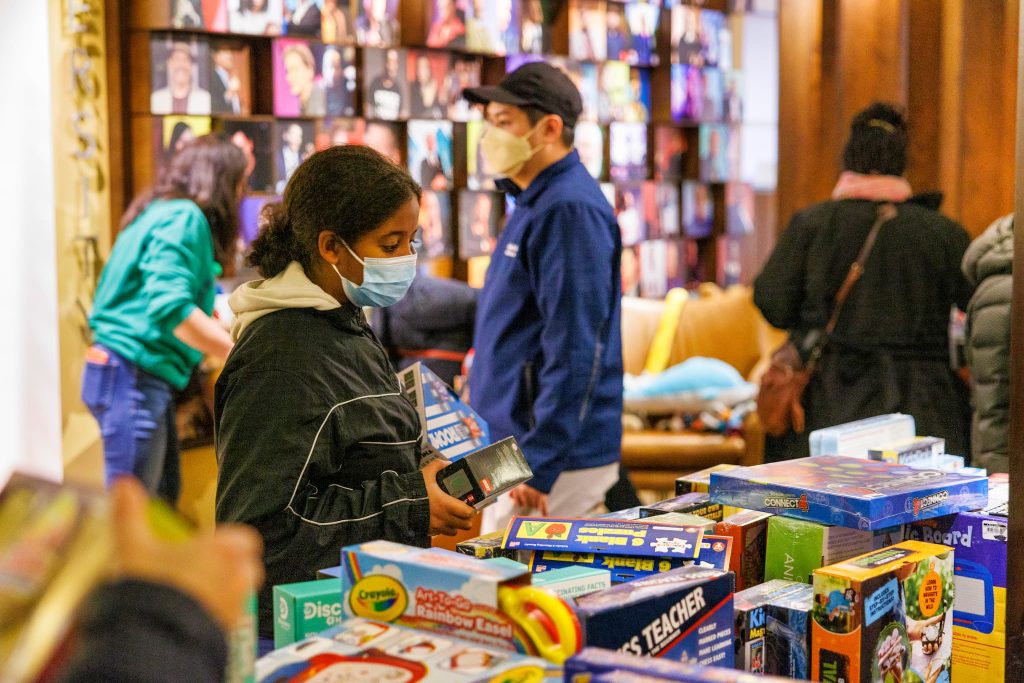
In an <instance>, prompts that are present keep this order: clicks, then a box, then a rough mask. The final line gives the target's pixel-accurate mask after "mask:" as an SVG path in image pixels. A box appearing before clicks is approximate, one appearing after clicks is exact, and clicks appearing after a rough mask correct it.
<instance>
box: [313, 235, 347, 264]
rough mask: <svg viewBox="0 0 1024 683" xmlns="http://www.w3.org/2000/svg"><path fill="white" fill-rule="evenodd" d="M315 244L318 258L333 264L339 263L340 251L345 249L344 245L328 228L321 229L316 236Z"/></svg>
mask: <svg viewBox="0 0 1024 683" xmlns="http://www.w3.org/2000/svg"><path fill="white" fill-rule="evenodd" d="M316 244H317V251H319V252H320V258H322V259H323V260H324V261H327V262H328V263H332V264H334V265H338V264H339V263H341V258H342V257H341V252H343V251H344V250H345V247H344V245H343V244H342V243H341V240H340V239H338V236H337V235H335V234H334V233H333V232H331V231H330V230H321V231H320V234H319V235H318V236H317V238H316Z"/></svg>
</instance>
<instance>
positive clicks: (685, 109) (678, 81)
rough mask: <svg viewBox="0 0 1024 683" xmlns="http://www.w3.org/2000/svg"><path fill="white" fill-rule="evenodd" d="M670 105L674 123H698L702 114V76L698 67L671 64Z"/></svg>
mask: <svg viewBox="0 0 1024 683" xmlns="http://www.w3.org/2000/svg"><path fill="white" fill-rule="evenodd" d="M670 105H671V109H672V118H673V119H674V120H676V121H686V122H698V121H700V120H701V118H702V116H703V114H704V75H703V73H702V72H701V69H700V67H697V66H684V65H681V64H673V65H672V72H671V91H670Z"/></svg>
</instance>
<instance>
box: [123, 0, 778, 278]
mask: <svg viewBox="0 0 1024 683" xmlns="http://www.w3.org/2000/svg"><path fill="white" fill-rule="evenodd" d="M771 4H772V3H765V2H750V1H747V0H745V1H742V2H741V1H738V0H732V1H731V2H727V0H706V1H704V2H699V3H698V2H696V0H693V1H692V2H691V0H561V1H559V0H429V1H427V2H410V1H408V0H405V1H400V0H153V1H150V2H146V3H126V7H125V9H124V11H125V12H126V13H127V20H128V22H127V23H128V26H129V27H130V30H129V32H128V34H127V36H126V37H125V41H126V44H125V46H124V48H125V54H126V55H127V57H128V59H127V60H126V64H127V85H128V90H129V93H128V97H127V100H128V103H129V105H130V107H129V113H128V118H129V121H128V129H129V138H130V144H131V150H132V153H131V154H130V155H127V158H126V162H127V164H128V165H129V169H130V172H129V173H128V178H129V184H130V187H128V188H127V189H126V193H125V196H127V197H130V196H131V195H132V194H133V193H134V192H136V191H138V190H140V189H142V188H143V187H145V186H146V185H148V184H149V183H151V182H152V181H153V179H154V178H155V175H156V173H157V172H158V171H159V169H160V167H161V165H162V164H163V163H165V162H166V160H167V159H168V158H169V157H170V155H172V154H173V153H174V151H175V150H176V149H178V148H180V146H181V145H183V144H185V143H186V142H187V141H188V140H189V139H191V138H193V137H195V136H198V135H202V134H205V133H208V132H219V133H222V134H224V135H225V136H227V137H229V138H230V139H231V140H232V141H234V142H235V143H236V144H238V145H240V146H241V147H243V148H245V149H247V150H248V151H251V152H252V154H253V155H254V157H255V159H256V166H255V170H254V172H253V174H252V176H251V178H250V187H249V190H250V194H249V196H247V197H246V199H245V200H244V206H243V207H242V217H243V228H242V239H243V241H245V242H246V243H248V242H251V240H252V239H253V237H254V236H255V234H256V231H257V230H258V216H259V213H260V209H261V208H262V206H263V205H265V204H266V203H267V202H272V201H275V199H276V198H277V197H278V196H279V195H280V194H281V192H283V190H284V187H285V185H286V183H287V181H288V178H289V177H290V175H291V173H292V172H293V171H294V170H295V168H296V167H297V166H298V165H299V164H300V163H301V162H302V161H303V159H305V158H306V157H307V156H309V155H310V154H312V153H313V152H315V151H316V150H319V149H323V148H325V147H328V146H331V145H339V144H364V145H368V146H371V147H373V148H375V149H377V150H378V151H380V152H381V153H383V154H385V155H386V156H388V157H390V158H392V159H393V160H394V161H395V162H396V163H401V164H405V165H407V167H408V169H409V171H410V173H411V174H412V176H413V177H414V178H415V179H416V180H417V181H418V182H419V183H420V184H421V185H422V186H423V188H424V190H425V195H424V199H423V202H422V206H421V228H422V235H423V246H422V252H423V254H424V258H423V263H424V268H426V269H428V270H429V271H430V272H432V273H434V274H438V275H451V276H455V277H458V278H462V279H466V280H468V281H469V282H470V283H471V284H474V285H480V284H482V280H483V276H484V273H485V272H486V268H487V264H488V262H489V255H490V252H491V250H492V249H493V248H494V244H495V242H496V238H497V235H498V233H499V232H500V230H501V229H502V226H503V224H504V221H505V218H506V216H507V215H508V213H509V212H510V211H512V210H514V206H512V205H511V203H510V201H508V200H506V197H505V196H504V195H502V194H501V193H499V192H497V191H496V190H495V185H494V178H492V177H489V176H488V175H487V174H486V172H485V170H484V166H483V164H482V160H481V157H480V152H479V145H478V142H479V140H480V137H481V135H482V133H483V130H484V126H485V123H484V121H483V119H482V112H481V111H480V110H479V109H478V108H473V107H470V106H469V105H468V104H467V103H466V102H465V101H464V100H462V99H461V97H460V93H461V91H462V90H463V89H464V88H466V87H470V86H473V85H478V84H481V83H497V82H498V81H500V80H501V78H502V77H503V75H504V74H505V73H506V72H508V71H510V70H513V69H515V68H516V67H518V66H520V65H521V64H524V63H526V62H529V61H536V60H545V61H548V62H549V63H552V64H554V65H556V66H558V67H559V68H561V69H562V70H564V71H565V73H566V74H567V75H568V76H569V77H570V78H571V79H572V80H573V82H574V83H575V84H576V85H577V86H578V88H579V90H580V94H581V97H582V99H583V102H584V112H583V116H582V117H581V120H580V122H579V124H578V125H577V127H576V131H575V133H576V146H577V149H578V150H579V152H580V155H581V157H582V160H583V162H584V164H585V165H586V167H587V169H588V170H589V171H590V173H591V174H592V175H593V177H594V178H595V179H596V180H598V181H599V182H600V183H601V186H602V188H603V190H604V192H605V195H606V196H607V198H608V201H609V203H610V204H611V205H612V206H613V207H614V210H615V212H616V214H617V216H618V219H619V223H620V226H621V228H622V234H623V243H624V254H623V288H624V293H625V294H633V295H642V296H649V297H659V296H663V295H664V294H665V293H666V291H667V290H668V289H670V288H672V287H678V286H691V287H692V286H696V285H697V284H699V283H700V282H705V281H715V282H718V283H719V284H723V285H727V284H732V283H736V282H746V281H749V280H750V279H751V278H752V277H753V276H754V275H756V270H755V269H756V268H757V267H759V265H760V262H759V260H758V258H759V254H763V253H767V249H766V248H765V247H764V246H763V245H762V246H757V243H758V239H757V234H756V233H757V232H758V230H757V223H758V221H757V220H756V216H757V215H758V213H759V212H760V213H762V214H763V213H765V211H764V207H763V206H761V204H763V202H760V201H759V200H758V197H759V195H760V196H763V195H764V194H765V193H768V194H769V195H770V194H771V192H773V190H774V177H775V175H774V173H775V172H774V163H775V161H774V160H775V157H776V153H775V150H774V145H775V144H776V142H775V139H776V130H777V123H776V120H777V116H776V114H775V111H776V110H775V101H774V100H773V99H772V97H773V95H772V94H771V93H772V88H771V87H768V93H769V94H768V96H767V97H766V98H762V97H760V96H759V98H758V101H759V103H760V104H761V106H760V110H761V113H759V114H755V116H754V119H755V121H753V122H750V121H747V120H745V110H747V109H753V110H757V109H758V107H757V106H753V107H748V106H747V103H746V102H745V101H744V96H745V94H746V92H747V91H753V92H757V93H758V94H759V95H762V94H763V93H764V92H765V81H766V80H767V81H768V82H769V83H770V82H772V81H775V82H777V74H776V73H775V71H773V67H772V60H771V59H769V60H768V62H767V64H765V63H759V64H754V65H752V68H754V69H755V75H756V79H755V80H754V81H752V82H751V83H749V84H746V83H745V79H744V76H745V70H744V64H743V62H744V56H745V55H746V54H747V53H748V52H749V50H745V49H744V38H745V36H747V35H748V34H750V35H754V36H755V40H758V41H763V40H765V38H764V30H763V27H764V26H767V27H769V29H770V30H769V31H768V33H769V34H770V35H769V36H768V38H767V40H768V41H769V43H772V41H773V40H774V35H776V32H775V14H774V10H773V8H771V7H769V8H767V9H765V8H763V7H758V5H771ZM759 20H760V23H759ZM758 26H761V27H762V30H761V31H760V32H758ZM764 47H765V46H764V45H759V49H763V48H764ZM768 48H769V49H770V50H777V46H776V45H774V44H770V45H769V46H768ZM758 68H760V72H757V69H758ZM776 71H777V70H776ZM776 92H777V89H776ZM775 97H777V95H775ZM762 100H764V101H762ZM764 102H767V103H768V104H767V106H765V105H764ZM747 136H749V137H750V138H751V139H752V140H753V145H752V146H751V147H750V150H752V151H756V152H757V153H755V154H753V158H752V157H751V155H750V154H747V155H745V154H744V153H743V141H744V140H745V139H746V137H747ZM765 149H768V150H769V151H768V153H767V154H765V153H763V150H765ZM758 150H760V151H758ZM766 169H767V170H766ZM767 213H770V214H773V213H774V212H773V211H772V210H769V211H768V212H767ZM767 233H768V234H769V235H771V236H772V238H773V237H774V227H771V228H770V229H769V230H767ZM768 248H770V245H769V247H768ZM754 252H756V253H754Z"/></svg>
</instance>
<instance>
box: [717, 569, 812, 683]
mask: <svg viewBox="0 0 1024 683" xmlns="http://www.w3.org/2000/svg"><path fill="white" fill-rule="evenodd" d="M806 587H807V584H804V583H797V582H795V581H782V580H775V581H769V582H767V583H763V584H761V585H760V586H754V587H752V588H748V589H746V590H743V591H739V592H738V593H736V595H735V596H734V597H733V610H734V614H735V616H734V619H735V621H734V623H735V637H736V640H735V653H736V668H737V669H742V670H744V671H749V672H750V673H755V674H763V673H766V671H767V660H768V652H767V650H768V647H767V633H768V605H769V603H770V602H772V600H774V599H778V598H782V597H785V596H787V595H789V594H790V593H796V592H798V591H800V590H802V589H803V588H806Z"/></svg>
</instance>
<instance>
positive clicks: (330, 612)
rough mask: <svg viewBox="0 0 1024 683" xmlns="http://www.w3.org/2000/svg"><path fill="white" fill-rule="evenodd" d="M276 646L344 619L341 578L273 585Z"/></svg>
mask: <svg viewBox="0 0 1024 683" xmlns="http://www.w3.org/2000/svg"><path fill="white" fill-rule="evenodd" d="M273 600H274V647H275V648H282V647H285V646H286V645H291V644H292V643H295V642H298V641H300V640H303V639H304V638H306V637H307V636H312V635H316V634H317V633H320V632H321V631H326V630H327V629H329V628H331V627H333V626H337V625H338V624H340V623H341V621H342V619H343V618H344V617H343V614H342V612H343V610H342V606H341V581H339V580H338V579H321V580H319V581H303V582H302V583H288V584H280V585H277V586H274V592H273Z"/></svg>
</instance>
